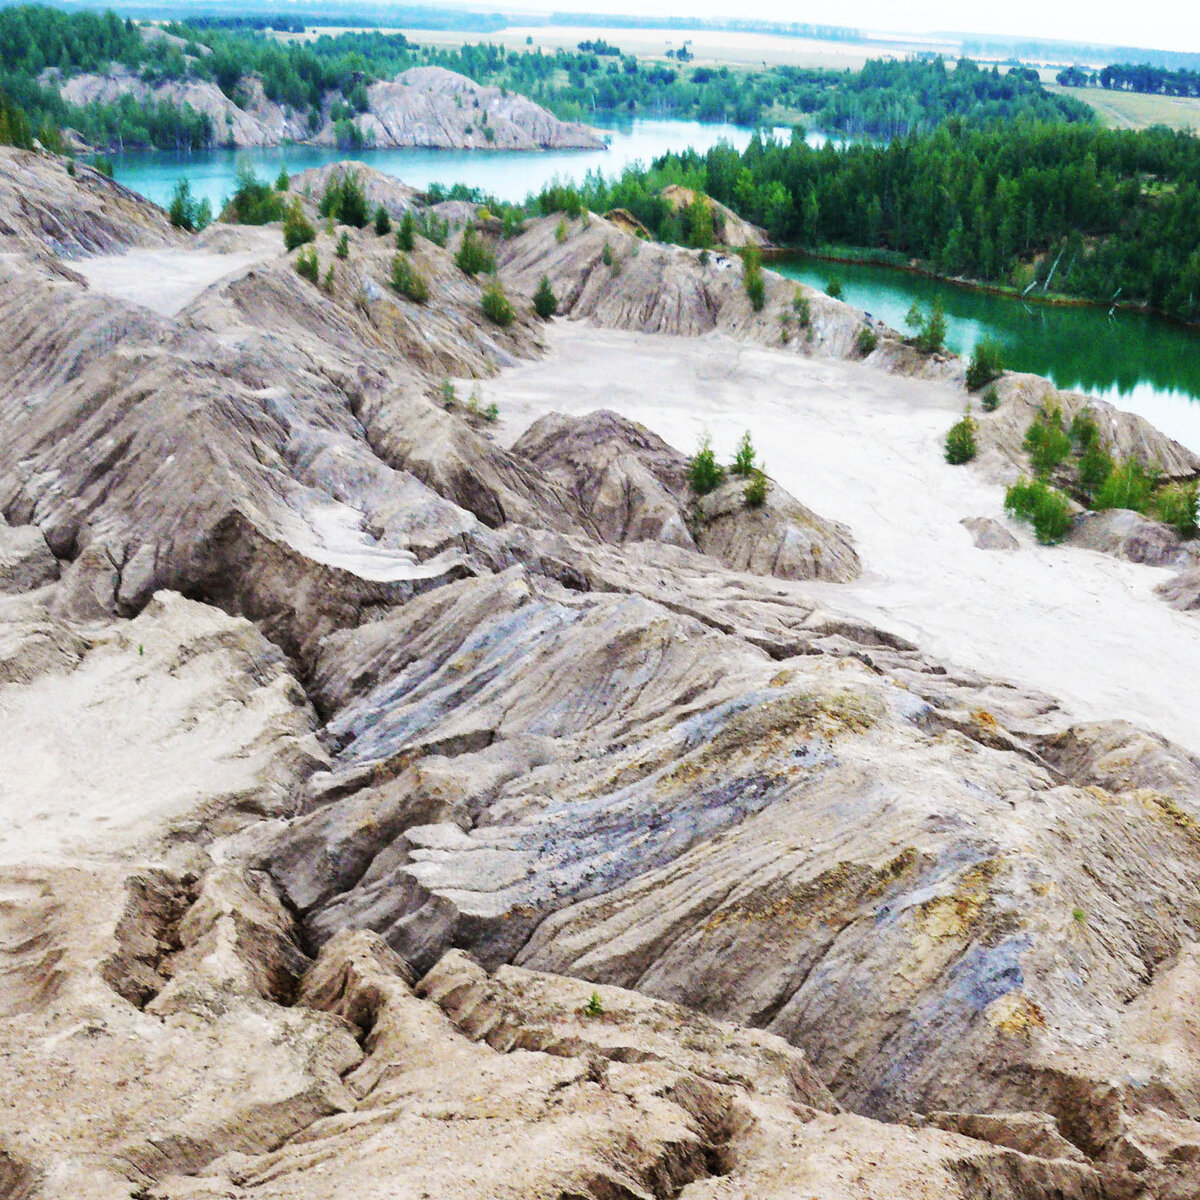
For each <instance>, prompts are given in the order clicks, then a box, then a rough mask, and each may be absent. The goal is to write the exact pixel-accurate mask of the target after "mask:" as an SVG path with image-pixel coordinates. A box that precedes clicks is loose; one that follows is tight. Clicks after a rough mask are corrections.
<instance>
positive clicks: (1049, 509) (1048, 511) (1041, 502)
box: [1004, 477, 1071, 546]
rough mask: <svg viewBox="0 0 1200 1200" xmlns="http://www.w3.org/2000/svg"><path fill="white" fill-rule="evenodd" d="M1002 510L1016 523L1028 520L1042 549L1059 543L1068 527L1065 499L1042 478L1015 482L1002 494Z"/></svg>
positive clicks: (1068, 520) (1069, 505)
mask: <svg viewBox="0 0 1200 1200" xmlns="http://www.w3.org/2000/svg"><path fill="white" fill-rule="evenodd" d="M1004 507H1005V509H1006V510H1007V511H1008V512H1009V513H1011V514H1012V515H1013V516H1014V517H1016V518H1017V519H1018V520H1021V521H1029V522H1030V523H1031V524H1032V525H1033V532H1034V535H1035V536H1036V537H1037V540H1038V541H1039V542H1041V543H1042V545H1044V546H1053V545H1055V544H1056V543H1058V542H1061V541H1062V540H1063V538H1065V537H1066V536H1067V533H1068V531H1069V530H1070V528H1071V501H1070V499H1069V497H1067V496H1065V495H1063V493H1062V492H1060V491H1058V489H1057V488H1052V487H1051V486H1050V485H1049V484H1048V483H1046V481H1045V480H1044V479H1028V478H1025V477H1022V478H1021V479H1019V480H1018V481H1017V482H1016V483H1014V484H1013V485H1012V486H1011V487H1010V488H1009V489H1008V491H1007V492H1005V494H1004Z"/></svg>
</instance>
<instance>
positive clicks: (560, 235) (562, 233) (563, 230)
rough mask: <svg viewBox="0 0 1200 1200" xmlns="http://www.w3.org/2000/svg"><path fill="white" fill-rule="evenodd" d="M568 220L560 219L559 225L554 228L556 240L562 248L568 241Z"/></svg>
mask: <svg viewBox="0 0 1200 1200" xmlns="http://www.w3.org/2000/svg"><path fill="white" fill-rule="evenodd" d="M567 229H568V226H567V219H566V217H559V219H558V224H557V225H555V227H554V240H555V241H556V242H557V243H558V244H559V245H560V246H561V245H562V244H563V242H565V241H566V240H567Z"/></svg>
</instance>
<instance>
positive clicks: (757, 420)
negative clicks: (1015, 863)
mask: <svg viewBox="0 0 1200 1200" xmlns="http://www.w3.org/2000/svg"><path fill="white" fill-rule="evenodd" d="M549 338H550V342H551V347H552V350H551V353H550V355H549V356H548V357H547V358H546V359H544V360H543V361H541V362H537V363H531V364H528V365H524V366H521V367H517V368H513V369H511V370H508V371H506V372H504V373H503V374H502V375H501V376H500V377H499V378H498V379H496V380H491V381H488V382H485V383H484V384H483V385H482V387H481V390H482V392H483V398H484V402H485V403H486V402H487V401H491V400H495V401H496V403H497V404H499V406H500V411H501V427H500V428H501V437H502V438H504V439H505V440H506V441H511V440H514V439H515V438H516V437H517V436H518V435H519V434H520V433H521V432H522V431H523V430H524V429H525V428H526V427H527V426H528V425H529V424H530V423H531V422H532V421H533V420H535V419H536V418H537V417H539V416H541V415H542V414H543V413H546V412H551V411H559V412H573V413H582V412H588V411H590V410H592V409H596V408H611V409H614V410H615V411H617V412H619V413H621V414H623V415H624V416H627V417H630V418H632V419H634V420H637V421H640V422H642V423H643V424H644V425H646V426H648V427H649V428H651V429H653V430H654V431H655V432H657V433H658V434H660V435H661V436H662V437H664V438H665V439H666V440H667V441H669V442H671V443H672V444H673V445H675V446H677V447H679V448H680V449H681V450H684V451H685V452H688V453H690V452H691V450H692V449H693V448H694V447H695V445H696V443H697V441H698V439H699V438H700V437H701V436H702V434H704V433H706V432H707V433H710V434H711V435H712V438H713V443H714V445H715V446H716V448H717V450H718V452H719V453H720V454H721V455H722V456H724V457H729V456H731V454H732V450H733V447H734V445H735V444H736V442H737V439H738V438H739V437H740V436H741V434H742V432H743V430H745V429H749V430H750V431H751V434H752V436H753V439H754V443H755V446H756V447H758V449H759V450H760V452H761V454H762V456H763V458H764V459H765V462H766V467H767V470H768V472H769V473H770V474H771V475H772V476H773V477H774V478H775V479H777V480H778V481H779V482H780V484H782V485H783V486H784V487H785V488H787V489H788V490H789V491H791V492H792V493H793V494H794V495H795V496H796V497H797V498H799V499H800V500H801V501H802V502H803V503H805V504H807V505H809V506H810V507H812V508H814V509H815V510H816V511H817V512H819V513H821V514H822V515H824V516H828V517H835V518H837V519H838V520H839V521H843V522H845V523H846V524H847V525H849V526H850V528H851V529H852V530H853V532H854V536H855V539H856V542H857V545H858V550H859V553H860V555H861V557H862V560H863V565H864V574H863V577H862V578H861V579H859V580H858V581H856V582H855V583H852V584H848V585H835V584H810V585H808V586H809V587H811V588H812V589H813V591H814V592H816V593H818V594H819V595H820V597H821V600H822V603H823V604H824V605H826V606H827V607H828V608H830V609H833V610H838V611H843V612H847V613H852V614H856V615H858V616H861V617H865V618H868V619H870V620H872V621H874V622H875V623H877V624H879V625H880V626H882V627H884V628H887V629H891V630H893V631H895V632H897V633H899V634H901V635H903V636H905V637H908V638H910V639H911V640H913V641H914V642H916V643H918V644H919V645H920V646H921V648H922V649H923V650H925V651H927V652H929V653H932V654H934V655H937V656H939V657H942V658H944V659H946V660H948V661H950V662H953V663H958V664H961V665H963V666H968V667H975V668H977V669H979V670H983V671H987V672H989V673H991V674H995V675H999V676H1002V677H1004V678H1007V679H1011V680H1012V681H1014V682H1016V683H1018V684H1021V685H1023V686H1027V687H1034V688H1039V689H1042V690H1044V691H1046V692H1049V693H1051V694H1052V695H1054V696H1056V697H1058V698H1059V699H1060V700H1061V701H1062V703H1063V704H1064V706H1065V707H1066V708H1067V709H1068V710H1069V711H1071V712H1073V713H1075V714H1076V715H1077V716H1078V717H1079V718H1081V719H1109V718H1114V717H1124V718H1126V719H1128V720H1131V721H1135V722H1137V723H1138V724H1141V725H1144V726H1146V727H1148V728H1150V729H1153V730H1155V731H1157V732H1159V733H1162V734H1164V735H1166V736H1167V737H1170V738H1172V739H1174V740H1176V741H1178V742H1180V743H1181V744H1182V745H1184V746H1186V747H1187V748H1188V749H1190V750H1191V751H1193V752H1198V753H1200V707H1198V706H1197V705H1195V703H1194V702H1193V701H1194V696H1195V689H1196V687H1197V682H1196V681H1197V680H1200V618H1198V617H1196V616H1194V615H1189V614H1185V613H1179V612H1176V611H1174V610H1173V609H1171V608H1169V607H1168V606H1167V605H1166V604H1165V603H1163V601H1161V600H1159V599H1157V598H1156V597H1155V596H1154V595H1153V588H1154V586H1155V584H1157V583H1159V582H1160V581H1161V580H1163V579H1165V578H1167V577H1168V575H1169V572H1166V571H1163V570H1159V569H1155V568H1151V567H1144V566H1138V565H1135V564H1133V563H1125V562H1119V561H1117V560H1115V559H1112V558H1110V557H1108V556H1105V555H1101V554H1097V553H1093V552H1091V551H1087V550H1079V549H1075V548H1073V547H1064V546H1059V547H1042V546H1038V545H1037V544H1036V543H1035V542H1034V540H1033V538H1032V536H1031V534H1030V533H1029V532H1028V531H1027V530H1026V529H1024V528H1022V527H1019V526H1016V525H1014V524H1012V523H1011V522H1009V523H1008V524H1009V528H1011V529H1013V531H1014V532H1015V533H1016V535H1017V537H1018V538H1019V539H1020V541H1021V548H1020V550H1018V551H1015V552H1008V553H1004V552H998V551H984V550H978V549H976V548H975V546H974V544H973V542H972V540H971V537H970V535H969V534H968V533H967V531H966V530H965V529H963V528H962V526H961V525H960V524H959V520H960V518H962V517H966V516H988V517H995V518H997V519H998V520H1001V521H1007V519H1006V518H1005V516H1004V512H1003V502H1004V493H1003V489H1002V488H1000V487H998V486H996V485H994V484H990V483H987V482H986V481H984V480H983V479H982V478H981V477H980V475H979V473H978V472H976V471H975V470H974V469H973V468H970V467H950V466H948V465H947V464H946V463H945V462H944V461H943V459H942V441H943V438H944V436H945V432H946V429H947V428H948V427H949V425H950V424H951V422H952V421H953V420H954V419H955V418H956V416H957V415H958V414H959V413H961V411H962V407H963V395H962V392H961V391H959V390H957V389H956V388H953V387H951V386H949V385H943V384H931V383H927V382H922V381H918V380H912V379H907V378H903V377H898V376H893V375H888V374H885V373H883V372H880V371H876V370H874V369H872V368H869V367H864V366H862V365H860V364H857V363H852V362H830V361H825V360H809V359H801V358H797V357H796V356H795V355H793V354H785V353H781V352H777V351H773V350H768V349H763V348H759V347H754V346H746V345H741V344H738V343H735V342H731V341H729V340H726V339H725V338H722V337H715V336H714V337H706V338H701V339H695V338H672V337H665V336H660V335H647V334H629V333H617V332H612V331H608V330H599V329H595V328H592V327H590V326H587V325H583V324H576V323H567V322H563V321H558V322H555V323H554V325H553V327H552V328H551V329H550V330H549Z"/></svg>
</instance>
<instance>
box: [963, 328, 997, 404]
mask: <svg viewBox="0 0 1200 1200" xmlns="http://www.w3.org/2000/svg"><path fill="white" fill-rule="evenodd" d="M1003 372H1004V353H1003V350H1002V348H1001V346H1000V343H999V342H998V341H996V339H995V338H990V337H982V338H980V339H979V341H977V342H976V343H975V346H974V348H973V349H972V350H971V361H970V362H969V363H968V364H967V390H968V391H970V392H977V391H979V389H980V388H982V387H986V386H987V385H988V384H989V383H991V382H992V381H993V380H995V379H999V378H1000V376H1001V375H1002V374H1003Z"/></svg>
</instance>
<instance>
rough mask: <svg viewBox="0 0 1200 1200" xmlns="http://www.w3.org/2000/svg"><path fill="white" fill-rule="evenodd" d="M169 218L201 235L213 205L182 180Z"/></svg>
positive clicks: (209, 217) (176, 188) (177, 224)
mask: <svg viewBox="0 0 1200 1200" xmlns="http://www.w3.org/2000/svg"><path fill="white" fill-rule="evenodd" d="M74 166H75V164H74V162H72V163H71V167H72V168H73V167H74ZM167 216H168V217H169V218H170V220H171V224H172V225H174V226H175V227H176V228H177V229H186V230H187V232H188V233H199V232H200V230H201V229H203V228H204V227H205V226H206V225H208V224H209V222H210V221H212V205H211V204H209V202H208V201H207V200H197V199H196V197H195V196H193V195H192V185H191V184H190V183H189V182H188V181H187V180H186V179H181V180H180V181H179V182H178V183H177V184H176V185H175V191H174V193H173V194H172V196H171V204H170V207H169V208H168V209H167ZM288 249H289V250H290V249H291V247H290V246H289V247H288Z"/></svg>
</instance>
